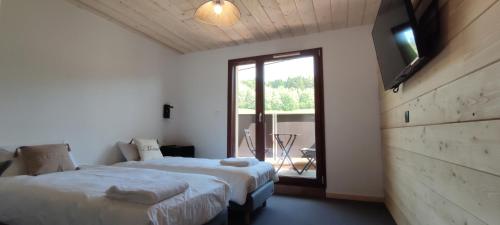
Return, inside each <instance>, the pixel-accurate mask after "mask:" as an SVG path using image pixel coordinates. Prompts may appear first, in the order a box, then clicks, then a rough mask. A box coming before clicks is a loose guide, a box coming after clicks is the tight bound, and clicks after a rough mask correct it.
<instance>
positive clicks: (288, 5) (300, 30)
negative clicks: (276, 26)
mask: <svg viewBox="0 0 500 225" xmlns="http://www.w3.org/2000/svg"><path fill="white" fill-rule="evenodd" d="M276 1H277V2H278V5H279V6H280V9H281V12H282V13H283V15H284V16H285V20H286V22H287V24H288V27H290V29H291V30H292V33H293V35H295V36H297V35H303V34H305V33H306V30H305V27H304V24H303V23H302V20H301V18H300V15H299V12H298V10H297V7H296V6H295V1H294V0H276Z"/></svg>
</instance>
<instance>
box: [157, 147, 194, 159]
mask: <svg viewBox="0 0 500 225" xmlns="http://www.w3.org/2000/svg"><path fill="white" fill-rule="evenodd" d="M160 150H161V154H163V156H180V157H189V158H194V146H178V145H165V146H161V147H160Z"/></svg>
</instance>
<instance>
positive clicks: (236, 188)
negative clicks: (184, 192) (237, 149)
mask: <svg viewBox="0 0 500 225" xmlns="http://www.w3.org/2000/svg"><path fill="white" fill-rule="evenodd" d="M114 166H119V167H133V168H147V169H156V170H162V171H170V172H180V173H195V174H205V175H211V176H215V177H218V178H221V179H222V180H224V181H226V182H227V183H228V184H229V185H230V187H231V198H230V200H231V201H233V202H235V203H237V204H240V205H244V204H245V203H246V200H247V195H248V194H249V193H251V192H253V191H255V190H256V189H258V188H259V187H260V186H262V185H264V184H266V183H268V182H270V181H278V177H277V175H276V173H275V171H274V168H273V166H272V165H271V164H270V163H266V162H259V163H257V164H256V165H252V166H248V167H233V166H223V165H221V163H220V160H219V159H202V158H183V157H169V156H166V157H164V158H162V159H151V160H146V161H127V162H121V163H117V164H114Z"/></svg>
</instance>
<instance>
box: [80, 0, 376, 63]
mask: <svg viewBox="0 0 500 225" xmlns="http://www.w3.org/2000/svg"><path fill="white" fill-rule="evenodd" d="M71 1H75V2H77V3H79V4H83V5H84V6H85V8H88V9H91V10H93V11H97V12H98V13H99V14H100V15H104V16H106V17H108V18H110V19H112V20H114V21H117V22H119V23H120V24H122V25H125V26H126V27H129V28H132V29H134V30H136V31H139V32H141V33H143V34H145V35H146V36H148V37H150V38H152V39H154V40H156V41H159V42H161V43H162V44H164V45H166V46H168V47H170V48H172V49H175V50H177V51H178V52H180V53H189V52H195V51H202V50H207V49H214V48H221V47H226V46H232V45H237V44H243V43H251V42H258V41H265V40H271V39H278V38H286V37H292V36H297V35H304V34H310V33H316V32H322V31H328V30H333V29H340V28H346V27H354V26H360V25H366V24H372V23H373V22H374V20H375V17H376V14H377V11H378V6H379V5H380V1H381V0H230V1H231V2H233V3H234V4H235V5H236V6H238V8H239V9H240V12H241V19H240V21H239V22H238V23H237V24H235V25H234V26H232V27H218V26H211V25H207V24H202V23H199V22H198V21H196V20H195V19H194V18H193V15H194V13H195V11H196V8H197V7H198V6H200V5H201V4H203V3H205V2H206V1H207V0H181V1H179V0H71Z"/></svg>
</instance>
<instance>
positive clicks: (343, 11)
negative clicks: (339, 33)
mask: <svg viewBox="0 0 500 225" xmlns="http://www.w3.org/2000/svg"><path fill="white" fill-rule="evenodd" d="M331 6H332V26H333V28H337V29H339V28H344V27H347V17H348V16H349V13H348V12H349V10H348V6H349V3H348V0H331Z"/></svg>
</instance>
